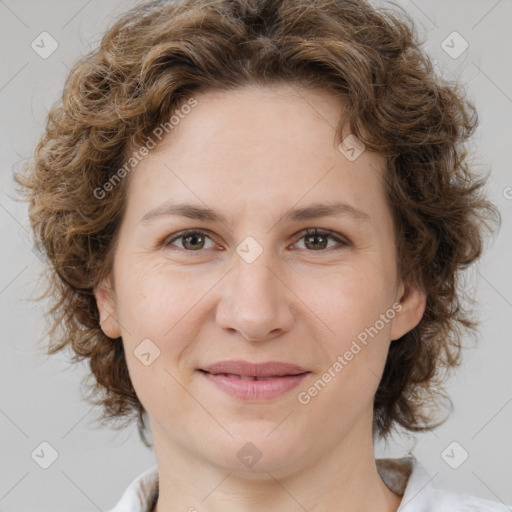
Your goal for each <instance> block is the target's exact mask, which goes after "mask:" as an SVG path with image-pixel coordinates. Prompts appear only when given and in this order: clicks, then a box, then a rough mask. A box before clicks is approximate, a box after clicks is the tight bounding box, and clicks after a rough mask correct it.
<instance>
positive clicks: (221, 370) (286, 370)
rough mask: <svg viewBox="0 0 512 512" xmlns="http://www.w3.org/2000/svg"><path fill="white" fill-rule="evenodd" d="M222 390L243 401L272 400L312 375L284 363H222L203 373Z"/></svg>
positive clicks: (205, 369) (215, 364) (203, 369)
mask: <svg viewBox="0 0 512 512" xmlns="http://www.w3.org/2000/svg"><path fill="white" fill-rule="evenodd" d="M199 371H200V373H201V375H203V376H204V377H205V378H206V379H207V380H208V381H210V382H212V383H213V384H215V385H216V386H217V388H218V389H220V390H221V391H223V392H225V393H227V394H229V395H231V396H233V397H235V398H239V399H242V400H270V399H272V398H276V397H278V396H280V395H283V394H284V393H287V392H288V391H290V390H292V389H293V388H295V387H296V386H298V385H299V383H300V382H301V381H302V380H303V379H304V377H306V375H308V374H309V373H310V371H309V370H306V369H304V368H302V367H301V366H298V365H295V364H290V363H284V362H281V361H268V362H265V363H259V364H255V363H248V362H246V361H240V360H238V361H221V362H218V363H214V364H212V365H209V366H205V367H204V368H201V369H200V370H199Z"/></svg>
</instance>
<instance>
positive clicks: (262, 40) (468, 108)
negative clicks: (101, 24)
mask: <svg viewBox="0 0 512 512" xmlns="http://www.w3.org/2000/svg"><path fill="white" fill-rule="evenodd" d="M391 7H397V8H398V9H400V11H397V10H394V9H392V8H391ZM422 44H423V42H422V41H420V39H419V37H418V35H417V33H416V29H415V26H414V24H413V21H412V20H411V18H410V17H409V15H408V14H407V13H406V12H405V11H403V9H401V8H400V7H399V6H397V5H395V4H392V6H388V7H384V6H381V7H378V8H377V7H374V6H372V5H371V4H370V3H368V2H367V1H366V0H343V1H341V0H316V1H315V2H311V1H310V0H177V1H150V2H145V3H141V4H139V5H136V6H135V7H133V8H132V9H131V10H129V11H128V12H127V13H125V14H124V15H123V16H122V17H120V18H119V19H118V20H117V22H116V23H115V24H114V25H113V26H112V27H111V28H110V29H108V31H107V32H106V33H105V34H104V36H103V38H102V40H101V43H100V45H99V47H98V48H97V49H95V50H94V51H91V52H90V53H89V54H87V55H85V56H84V57H83V58H81V59H80V60H78V62H77V63H76V64H75V65H74V67H73V69H72V70H71V73H70V74H69V76H68V78H67V81H66V83H65V87H64V92H63V95H62V99H61V100H60V101H59V102H58V103H57V104H56V105H55V106H53V108H52V109H51V111H50V112H49V115H48V120H47V125H46V130H45V133H44V135H43V137H42V138H41V140H40V142H39V144H38V145H37V147H36V149H35V153H34V157H33V158H32V159H31V160H30V161H29V162H27V164H26V165H25V167H24V172H20V173H19V174H17V175H15V179H16V180H17V182H18V184H19V185H21V188H20V192H21V193H22V194H23V196H24V198H25V199H26V200H28V201H29V205H30V206H29V213H30V222H31V226H32V229H33V231H34V234H35V239H36V247H38V248H39V249H40V250H42V251H44V253H45V254H46V257H47V259H48V262H49V263H50V265H51V271H50V272H49V275H50V278H49V281H48V286H47V289H46V291H45V294H46V296H48V297H50V298H51V300H52V303H51V304H52V306H51V308H50V310H49V314H50V316H51V318H52V322H51V326H50V328H49V334H50V343H49V345H48V347H47V351H48V352H47V353H48V354H53V353H56V352H57V351H60V350H61V349H64V348H65V347H69V348H70V349H71V350H72V352H71V353H72V357H73V361H75V362H78V361H83V360H86V361H88V362H89V365H90V370H91V375H93V376H94V377H93V378H92V380H93V382H92V384H91V385H90V387H89V391H90V394H89V396H88V399H89V400H90V401H92V402H93V403H96V404H99V405H102V406H103V407H102V413H103V415H102V419H104V420H114V419H121V420H124V421H123V425H122V426H124V425H126V424H127V423H128V422H129V421H131V420H133V419H137V423H138V428H139V433H140V435H141V438H142V440H143V441H144V442H145V443H146V444H147V440H146V439H145V432H146V425H145V416H144V415H145V410H144V408H143V406H142V404H141V403H140V401H139V399H138V397H137V395H136V393H135V390H134V388H133V386H132V383H131V381H130V377H129V374H128V369H127V364H126V360H125V354H124V350H123V345H122V343H117V342H113V341H112V339H110V338H108V337H107V336H106V335H105V334H104V333H103V332H102V330H101V328H100V325H99V313H98V308H97V305H96V300H95V296H94V293H93V292H94V289H95V287H96V286H97V285H98V284H99V283H100V282H101V281H102V280H103V279H104V278H105V277H107V276H108V275H109V274H110V271H111V269H112V262H113V252H114V244H115V241H116V236H117V233H118V227H119V225H120V222H121V218H122V216H123V211H124V205H125V197H126V187H127V183H128V182H129V179H128V178H126V179H123V180H119V183H118V186H115V187H114V186H112V187H110V189H109V191H108V194H105V193H102V198H97V197H96V196H97V195H98V194H97V193H95V192H94V191H95V190H99V189H102V190H106V188H102V187H104V184H106V183H107V182H108V181H109V180H111V179H112V177H113V176H114V174H115V172H116V170H119V169H120V168H122V166H123V163H124V162H126V161H127V158H128V156H129V155H130V153H131V152H132V151H133V150H134V148H137V147H140V146H141V144H143V143H144V142H145V141H147V139H148V137H149V136H150V135H151V133H152V132H153V131H154V130H155V128H156V127H158V126H159V125H161V124H162V123H165V122H166V121H167V120H168V119H169V116H170V115H171V113H172V112H173V111H174V110H175V109H176V107H177V106H178V105H179V104H180V103H182V102H183V101H184V100H185V99H186V98H188V97H190V96H191V94H192V93H194V92H204V91H209V90H213V89H223V90H232V89H234V88H236V87H239V86H241V85H245V84H261V85H269V84H272V83H283V82H286V83H288V84H291V85H297V86H300V87H312V88H320V89H324V90H328V91H331V92H332V93H334V94H336V95H338V96H339V97H340V98H343V99H345V100H346V102H347V103H346V104H347V105H348V108H347V110H346V111H345V112H344V115H343V119H340V124H339V126H338V127H337V128H336V130H337V131H336V134H337V135H338V134H341V131H342V128H343V126H346V125H345V123H347V125H348V126H349V127H350V133H352V134H354V135H356V136H357V137H358V138H359V139H360V140H361V141H363V143H364V144H365V145H366V149H367V150H370V151H376V152H378V153H380V154H381V155H383V156H384V157H385V158H386V162H387V169H386V182H387V195H388V200H389V205H390V208H391V210H392V214H393V217H394V222H395V227H396V232H397V238H396V249H397V265H398V269H399V275H400V276H401V277H402V279H403V280H404V281H405V282H406V283H409V284H413V285H415V286H418V287H419V288H420V289H421V290H423V291H424V292H425V293H426V296H427V304H426V310H425V313H424V315H423V318H422V320H421V321H420V323H419V324H418V325H417V326H416V327H415V328H414V329H412V330H411V331H410V332H408V333H407V334H405V335H404V336H403V337H402V338H400V339H398V340H396V341H394V342H393V343H392V344H391V347H390V350H389V354H388V358H387V362H386V366H385V369H384V374H383V376H382V380H381V382H380V385H379V388H378V390H377V392H376V396H375V401H374V435H377V437H379V438H385V437H386V436H387V435H388V434H389V433H390V432H391V430H392V427H393V426H397V425H398V424H399V425H401V426H402V427H404V428H406V429H408V430H411V431H422V430H426V429H430V428H432V427H433V426H437V425H439V424H441V423H443V422H444V421H445V420H441V421H439V422H437V423H435V422H434V416H435V415H434V414H433V413H432V411H429V410H427V409H428V407H430V406H431V405H435V404H438V403H440V399H443V398H448V396H447V395H446V392H445V391H444V390H443V389H442V386H441V384H442V382H443V379H442V377H441V376H442V375H443V370H448V369H451V368H453V367H455V366H457V365H458V364H460V355H461V354H460V353H461V348H462V340H463V337H464V335H465V333H466V332H469V331H471V330H475V328H476V325H477V324H476V321H475V320H474V316H473V313H472V312H471V311H470V309H469V308H468V306H467V304H464V303H463V301H462V300H461V299H462V298H463V297H464V294H463V290H462V289H461V287H460V286H459V284H460V274H459V273H460V271H461V270H462V269H465V268H467V267H468V266H469V265H470V264H471V263H473V262H474V261H475V260H476V259H478V258H479V257H480V255H481V253H482V250H483V245H484V230H485V231H492V227H493V224H494V222H495V221H497V222H498V224H499V221H500V216H499V213H498V212H497V210H496V208H495V207H494V206H493V205H492V204H491V203H490V202H489V201H488V200H487V199H486V198H485V196H484V194H483V188H482V187H483V185H484V184H485V178H483V177H477V176H476V174H475V173H474V171H473V168H472V164H471V165H470V163H469V158H468V151H467V148H466V141H467V139H468V138H469V137H470V136H471V135H472V133H473V132H474V130H475V128H476V126H477V124H478V117H477V113H476V109H475V107H474V106H473V104H472V103H471V102H470V101H469V100H468V99H467V97H466V94H465V92H464V90H463V89H462V88H461V87H460V86H459V85H458V84H457V83H450V82H448V81H447V80H445V79H443V78H441V77H440V76H438V75H437V74H436V73H435V72H434V70H433V65H432V62H431V60H430V58H429V57H428V56H427V55H426V54H425V53H424V51H423V50H422ZM468 304H469V302H468ZM91 375H90V376H91ZM448 401H449V398H448Z"/></svg>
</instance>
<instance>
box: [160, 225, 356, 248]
mask: <svg viewBox="0 0 512 512" xmlns="http://www.w3.org/2000/svg"><path fill="white" fill-rule="evenodd" d="M190 235H201V236H205V237H206V238H209V239H210V240H211V237H210V236H208V234H207V233H206V232H205V231H201V230H195V229H191V230H187V231H181V232H179V233H176V234H175V235H171V237H167V238H165V239H164V240H163V242H162V245H163V246H164V248H169V247H173V248H175V249H179V250H182V251H186V252H190V253H194V252H203V251H204V250H205V249H198V250H197V251H193V250H190V249H185V248H183V247H177V246H173V244H172V242H174V241H176V240H179V239H180V238H185V237H187V236H190ZM314 235H317V236H326V237H329V238H331V239H332V240H335V241H336V242H337V243H338V245H339V246H338V247H335V248H334V249H335V250H337V249H341V248H343V247H346V246H348V245H349V242H348V241H346V240H344V239H342V238H340V237H339V236H336V234H335V233H334V232H333V231H329V230H325V229H318V228H308V229H306V230H305V231H302V232H301V236H300V237H299V238H298V239H297V241H296V242H295V243H297V242H298V241H300V240H301V239H303V238H305V237H307V236H314ZM329 249H333V248H332V247H330V248H325V249H319V250H317V251H314V250H308V249H306V251H308V252H325V251H327V250H329Z"/></svg>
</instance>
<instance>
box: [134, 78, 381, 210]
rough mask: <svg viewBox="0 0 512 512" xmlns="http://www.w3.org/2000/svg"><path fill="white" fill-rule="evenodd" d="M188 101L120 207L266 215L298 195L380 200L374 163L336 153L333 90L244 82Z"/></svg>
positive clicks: (337, 108)
mask: <svg viewBox="0 0 512 512" xmlns="http://www.w3.org/2000/svg"><path fill="white" fill-rule="evenodd" d="M193 99H194V100H195V106H194V107H193V108H190V109H187V110H186V112H187V113H186V114H185V113H184V112H182V113H181V115H180V116H178V117H177V119H178V118H179V122H177V123H176V124H174V125H173V128H172V129H171V130H170V132H169V133H168V135H166V136H165V138H164V139H163V142H162V143H161V144H160V145H159V146H157V148H155V149H154V150H152V151H150V153H149V155H148V156H147V157H146V158H144V160H142V161H141V162H140V163H139V165H138V166H137V168H136V170H135V172H134V173H133V174H132V176H130V180H131V185H130V192H129V203H130V200H131V202H132V203H138V206H141V204H140V203H145V204H144V205H142V206H149V205H150V204H151V205H153V206H155V205H156V203H158V202H162V201H164V200H168V199H172V198H176V199H178V200H190V199H194V202H198V201H203V202H204V203H208V204H209V205H210V204H211V203H215V204H216V205H217V206H223V207H227V206H233V207H236V206H238V207H239V210H240V208H242V207H244V208H245V207H247V203H248V201H249V202H250V203H251V204H252V205H254V208H255V209H257V208H260V209H265V210H268V209H273V208H277V207H284V206H286V205H290V206H291V205H292V204H293V203H297V202H298V201H301V200H302V199H301V198H303V199H304V201H307V202H315V203H318V202H320V201H322V200H323V199H325V200H326V201H331V200H332V201H334V200H338V199H346V200H347V201H353V202H357V203H362V204H363V206H364V204H365V203H366V204H367V206H371V205H372V204H373V205H377V204H376V200H377V199H378V198H377V196H380V199H379V200H378V201H377V203H378V202H379V201H381V200H382V199H383V197H382V196H383V190H384V189H383V183H382V177H383V172H384V159H383V157H381V156H380V155H377V154H376V153H372V152H370V151H363V152H362V153H361V154H360V156H358V157H357V159H355V160H353V161H351V160H350V159H348V158H347V156H346V155H344V154H343V153H342V152H341V151H340V149H339V147H338V145H339V142H340V141H339V139H338V138H337V137H336V129H337V127H338V125H339V122H340V119H342V117H343V109H344V104H343V101H342V100H341V99H340V98H339V97H338V96H336V95H334V94H333V93H331V92H329V91H326V90H312V89H305V88H298V87H297V86H295V85H294V86H292V85H289V84H279V85H274V86H269V87H262V86H254V85H250V86H244V87H240V88H238V89H234V90H229V91H209V92H208V91H207V92H204V93H201V94H197V95H195V96H193ZM346 135H348V132H347V133H345V136H346ZM365 197H366V199H365ZM226 200H229V203H227V202H226ZM139 213H140V212H139ZM144 213H145V212H144Z"/></svg>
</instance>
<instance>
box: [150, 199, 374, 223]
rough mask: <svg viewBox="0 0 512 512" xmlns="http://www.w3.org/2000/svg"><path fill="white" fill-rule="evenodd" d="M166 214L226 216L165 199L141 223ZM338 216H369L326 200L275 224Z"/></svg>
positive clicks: (287, 214) (220, 218)
mask: <svg viewBox="0 0 512 512" xmlns="http://www.w3.org/2000/svg"><path fill="white" fill-rule="evenodd" d="M167 216H178V217H187V218H189V219H193V220H200V221H209V222H221V223H226V217H225V216H224V215H223V214H221V213H219V212H216V211H215V210H212V209H211V208H207V207H204V206H201V205H197V204H190V203H182V202H176V201H172V200H171V201H166V202H165V203H163V204H161V205H160V206H157V207H156V208H153V209H152V210H150V211H149V212H147V213H146V214H145V215H144V217H142V219H141V221H140V222H141V223H142V224H148V223H149V222H150V221H151V220H153V219H155V218H157V217H167ZM329 216H333V217H340V216H349V217H352V218H353V219H354V220H359V221H368V220H370V216H369V215H368V214H367V213H364V212H363V211H361V210H358V209H356V208H354V207H353V206H351V205H349V204H347V203H343V202H339V201H334V202H327V203H315V204H312V205H310V206H306V207H304V208H295V209H291V210H288V211H287V212H285V213H284V214H283V215H281V217H280V218H279V220H278V221H277V222H276V224H279V223H281V222H283V221H304V220H311V219H317V218H319V217H329Z"/></svg>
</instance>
